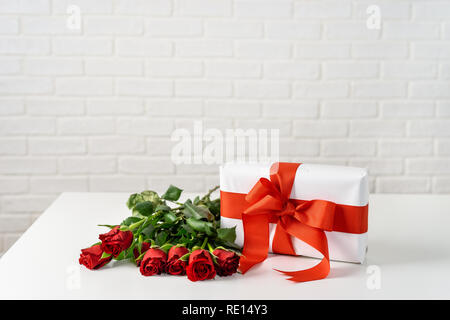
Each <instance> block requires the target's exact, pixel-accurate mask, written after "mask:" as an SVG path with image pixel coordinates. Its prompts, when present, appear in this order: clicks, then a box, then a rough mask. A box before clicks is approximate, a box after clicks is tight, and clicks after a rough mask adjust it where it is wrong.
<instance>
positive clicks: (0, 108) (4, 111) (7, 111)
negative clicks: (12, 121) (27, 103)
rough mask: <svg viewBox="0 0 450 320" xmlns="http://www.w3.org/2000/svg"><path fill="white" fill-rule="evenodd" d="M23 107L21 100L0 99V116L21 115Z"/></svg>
mask: <svg viewBox="0 0 450 320" xmlns="http://www.w3.org/2000/svg"><path fill="white" fill-rule="evenodd" d="M24 111H25V107H24V104H23V101H22V99H15V98H6V99H5V98H0V115H1V116H6V115H18V114H23V113H24Z"/></svg>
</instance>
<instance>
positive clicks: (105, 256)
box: [100, 252, 111, 259]
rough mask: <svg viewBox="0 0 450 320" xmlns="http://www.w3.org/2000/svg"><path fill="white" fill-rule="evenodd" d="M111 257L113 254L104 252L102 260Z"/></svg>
mask: <svg viewBox="0 0 450 320" xmlns="http://www.w3.org/2000/svg"><path fill="white" fill-rule="evenodd" d="M110 256H111V253H106V252H103V254H102V256H101V258H100V259H106V258H109V257H110Z"/></svg>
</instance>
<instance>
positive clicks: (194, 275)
mask: <svg viewBox="0 0 450 320" xmlns="http://www.w3.org/2000/svg"><path fill="white" fill-rule="evenodd" d="M186 274H187V276H188V279H189V280H191V281H201V280H209V279H213V278H214V277H215V276H216V270H215V268H214V263H213V261H212V258H211V255H210V254H209V252H208V251H206V250H203V249H199V250H195V251H194V252H192V253H191V255H190V256H189V264H188V266H187V267H186Z"/></svg>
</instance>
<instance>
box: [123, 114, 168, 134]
mask: <svg viewBox="0 0 450 320" xmlns="http://www.w3.org/2000/svg"><path fill="white" fill-rule="evenodd" d="M173 129H174V123H173V120H167V119H164V120H161V119H154V118H148V119H146V118H121V119H118V122H117V132H118V133H119V134H133V135H151V136H167V135H170V134H171V133H172V131H173Z"/></svg>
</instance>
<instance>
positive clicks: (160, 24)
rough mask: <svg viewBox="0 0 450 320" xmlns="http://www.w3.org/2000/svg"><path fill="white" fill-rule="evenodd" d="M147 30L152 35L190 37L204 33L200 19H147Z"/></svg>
mask: <svg viewBox="0 0 450 320" xmlns="http://www.w3.org/2000/svg"><path fill="white" fill-rule="evenodd" d="M145 32H146V34H147V35H149V36H152V37H190V36H200V35H201V34H202V33H203V24H202V21H200V20H198V19H173V18H172V19H168V20H165V19H152V20H146V21H145Z"/></svg>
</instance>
